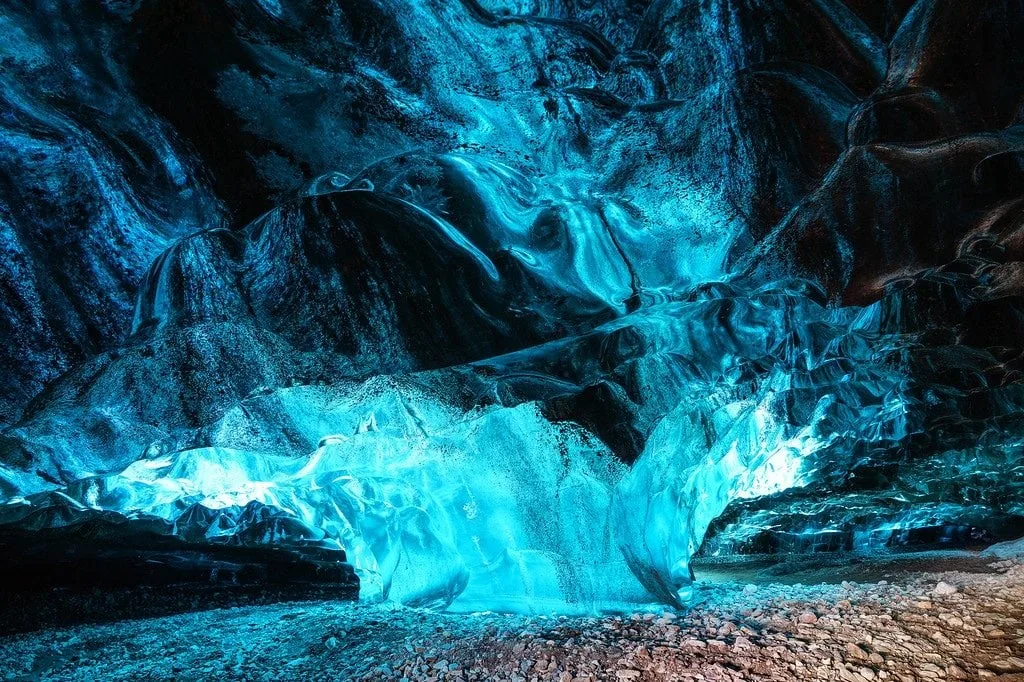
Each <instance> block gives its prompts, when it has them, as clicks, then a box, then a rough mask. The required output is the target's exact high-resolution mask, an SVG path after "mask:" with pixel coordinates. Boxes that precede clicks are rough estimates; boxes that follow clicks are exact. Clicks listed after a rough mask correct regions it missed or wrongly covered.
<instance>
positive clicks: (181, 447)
mask: <svg viewBox="0 0 1024 682" xmlns="http://www.w3.org/2000/svg"><path fill="white" fill-rule="evenodd" d="M0 36H2V40H0V160H2V162H0V339H2V343H0V387H2V390H0V428H2V429H3V430H2V434H0V500H3V501H4V502H5V503H4V504H3V505H2V506H0V521H2V522H3V523H4V524H7V525H8V526H12V527H17V528H21V529H27V530H29V531H33V532H35V531H41V530H44V529H47V528H52V527H58V526H65V527H70V528H72V529H73V528H75V527H77V526H76V524H82V523H83V520H87V519H95V518H97V517H102V518H103V519H107V520H111V519H114V520H120V521H119V522H123V523H124V524H125V527H128V526H129V525H130V524H132V523H142V522H145V523H147V524H149V525H148V526H147V527H150V528H158V529H160V532H161V533H166V534H172V535H176V536H180V537H181V538H182V539H183V542H184V541H188V542H190V543H196V542H198V543H228V544H242V545H251V546H255V547H263V546H268V547H271V546H272V547H276V548H286V547H308V546H315V547H318V548H327V549H334V550H337V556H339V557H347V560H348V561H349V562H351V563H352V564H353V565H354V566H355V568H356V569H357V571H358V573H359V576H360V580H361V594H362V597H363V598H367V599H379V598H385V599H390V600H394V601H396V602H401V603H406V604H417V605H429V606H440V607H448V608H451V609H457V610H464V611H474V610H481V609H496V610H523V611H531V610H533V611H544V610H556V611H587V610H592V609H616V608H628V607H630V606H631V605H637V604H642V603H645V602H654V601H661V602H669V603H681V602H685V600H686V598H687V594H688V589H689V585H690V584H691V579H692V574H691V569H690V564H691V560H692V558H693V557H694V555H695V554H696V553H697V552H698V551H703V552H705V553H712V554H724V555H728V554H735V553H744V552H809V551H818V550H836V549H839V550H860V551H885V550H886V549H888V548H891V547H900V546H909V547H914V546H969V545H972V544H973V545H977V544H984V543H986V542H991V541H994V540H998V539H1004V538H1006V537H1010V536H1013V535H1014V534H1017V535H1019V534H1022V533H1024V466H1022V464H1024V374H1022V370H1024V359H1022V349H1024V341H1022V339H1024V107H1022V102H1024V100H1022V93H1024V78H1022V76H1024V4H1022V3H1021V2H1020V1H1019V0H992V1H991V2H965V1H964V0H917V1H916V2H914V1H912V0H519V1H517V0H492V1H484V0H461V2H460V1H456V0H324V1H322V2H321V1H316V2H314V1H310V0H105V1H101V0H83V1H82V2H70V3H69V2H61V1H60V0H49V1H48V0H37V1H34V2H33V1H32V0H9V1H8V2H5V3H4V6H3V8H2V9H0ZM702 547H703V549H702ZM342 550H343V553H342Z"/></svg>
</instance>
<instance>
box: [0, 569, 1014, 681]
mask: <svg viewBox="0 0 1024 682" xmlns="http://www.w3.org/2000/svg"><path fill="white" fill-rule="evenodd" d="M887 577H888V580H882V581H877V582H870V583H863V582H858V583H853V582H851V581H845V582H843V583H841V584H838V585H837V584H828V583H823V584H815V585H800V584H793V585H787V584H781V583H772V582H769V583H763V584H760V585H758V586H757V589H756V590H750V589H749V586H748V585H746V584H745V583H746V582H747V581H746V580H743V581H737V582H721V581H718V582H714V583H700V584H698V586H697V589H696V591H695V594H696V599H697V602H696V603H695V604H694V605H693V606H692V607H691V608H689V609H687V610H685V611H679V612H675V611H664V612H661V611H659V612H655V613H637V614H632V615H625V616H604V617H600V618H596V617H595V618H580V617H571V618H570V617H554V616H552V617H542V616H534V617H526V616H498V615H473V616H467V615H459V614H445V613H435V612H429V611H423V610H415V609H403V608H394V607H387V606H384V605H370V604H358V603H351V602H335V601H324V602H297V603H296V602H292V603H284V604H274V605H262V606H240V607H233V608H224V609H213V610H208V611H198V612H192V613H184V614H179V615H174V616H165V617H159V618H150V619H140V620H125V621H121V622H117V623H107V624H102V625H98V624H97V625H79V626H74V627H66V628H58V629H50V630H45V631H40V632H33V633H27V634H20V635H13V636H8V637H5V638H0V663H2V664H3V665H2V666H0V677H4V678H5V679H26V680H27V679H31V680H121V679H124V680H128V679H131V680H171V679H181V678H186V677H187V678H188V679H190V680H207V679H210V680H213V679H218V680H219V679H229V680H236V679H237V680H407V681H409V682H413V681H426V680H430V681H439V680H463V681H468V680H509V681H512V680H515V681H518V682H527V681H530V682H532V681H540V680H556V681H557V682H593V681H596V680H613V681H618V680H638V681H648V680H794V679H800V680H846V681H850V682H862V681H865V680H866V681H867V682H881V681H885V682H888V681H892V682H896V681H899V682H904V681H908V682H909V681H916V680H961V679H971V680H975V679H997V680H1024V565H1022V564H1021V562H1020V561H1019V560H1018V559H1008V560H1001V561H996V562H994V563H991V564H986V565H985V567H984V570H982V571H980V572H979V571H977V570H976V569H975V570H973V571H972V572H959V571H956V570H952V571H943V572H941V573H928V572H906V573H905V574H902V575H896V576H893V575H887Z"/></svg>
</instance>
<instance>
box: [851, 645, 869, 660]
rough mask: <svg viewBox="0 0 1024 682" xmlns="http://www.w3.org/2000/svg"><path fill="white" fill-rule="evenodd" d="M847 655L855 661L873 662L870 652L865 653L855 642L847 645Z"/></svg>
mask: <svg viewBox="0 0 1024 682" xmlns="http://www.w3.org/2000/svg"><path fill="white" fill-rule="evenodd" d="M846 655H847V656H848V657H849V658H852V659H853V660H855V661H869V660H871V657H870V656H869V655H868V652H866V651H864V649H862V648H861V647H860V645H858V644H855V643H854V642H847V643H846Z"/></svg>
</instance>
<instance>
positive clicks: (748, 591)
mask: <svg viewBox="0 0 1024 682" xmlns="http://www.w3.org/2000/svg"><path fill="white" fill-rule="evenodd" d="M755 592H757V585H754V584H749V585H746V586H745V587H744V588H743V594H754V593H755Z"/></svg>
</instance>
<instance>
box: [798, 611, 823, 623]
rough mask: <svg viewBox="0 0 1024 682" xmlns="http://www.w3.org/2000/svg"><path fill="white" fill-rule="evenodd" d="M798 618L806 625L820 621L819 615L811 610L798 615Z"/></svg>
mask: <svg viewBox="0 0 1024 682" xmlns="http://www.w3.org/2000/svg"><path fill="white" fill-rule="evenodd" d="M797 620H798V621H799V622H801V623H803V624H804V625H813V624H815V623H817V622H818V617H817V616H816V615H814V614H813V613H811V612H810V611H804V612H803V613H801V614H800V615H799V616H798V617H797Z"/></svg>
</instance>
